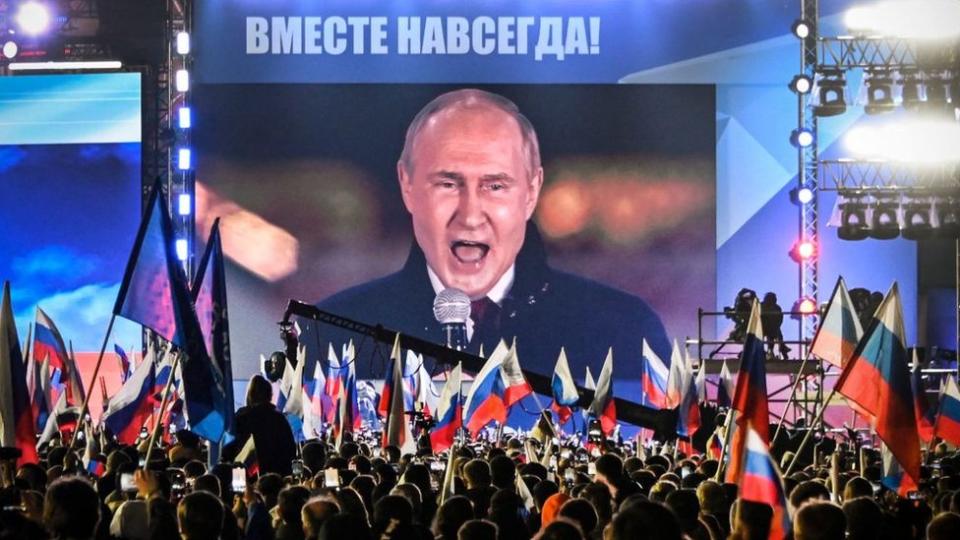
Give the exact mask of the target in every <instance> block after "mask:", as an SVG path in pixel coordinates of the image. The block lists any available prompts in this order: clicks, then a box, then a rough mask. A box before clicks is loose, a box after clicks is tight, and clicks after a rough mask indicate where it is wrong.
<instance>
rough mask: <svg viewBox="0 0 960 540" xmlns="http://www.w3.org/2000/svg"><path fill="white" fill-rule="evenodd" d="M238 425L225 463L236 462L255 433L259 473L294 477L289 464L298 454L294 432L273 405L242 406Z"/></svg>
mask: <svg viewBox="0 0 960 540" xmlns="http://www.w3.org/2000/svg"><path fill="white" fill-rule="evenodd" d="M235 422H236V423H235V425H236V436H237V438H236V439H235V440H234V441H233V442H232V443H231V444H230V445H229V446H227V447H226V448H225V449H224V451H223V455H224V461H229V460H232V459H234V458H235V457H236V455H237V454H238V453H239V452H240V449H241V448H243V445H244V444H245V443H246V442H247V438H248V437H249V436H250V435H251V434H253V444H254V445H255V446H256V448H257V464H258V465H259V467H260V474H266V473H271V472H272V473H277V474H280V475H282V476H286V475H289V474H291V468H290V462H291V461H293V459H294V458H295V457H296V454H297V445H296V442H295V441H294V439H293V430H292V429H290V424H289V423H288V422H287V419H286V418H284V416H283V414H282V413H281V412H280V411H278V410H277V408H276V407H275V406H274V405H273V404H272V403H264V404H260V405H253V406H247V407H241V408H240V410H238V411H237V416H236V419H235Z"/></svg>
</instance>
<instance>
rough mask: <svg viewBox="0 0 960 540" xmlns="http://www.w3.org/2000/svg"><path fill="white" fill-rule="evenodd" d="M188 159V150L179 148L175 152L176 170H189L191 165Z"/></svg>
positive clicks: (189, 156)
mask: <svg viewBox="0 0 960 540" xmlns="http://www.w3.org/2000/svg"><path fill="white" fill-rule="evenodd" d="M190 158H191V155H190V149H189V148H181V149H180V150H179V151H178V152H177V168H178V169H180V170H181V171H186V170H189V169H190V167H191V165H192V164H191V163H190Z"/></svg>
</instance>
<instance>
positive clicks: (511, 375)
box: [500, 338, 533, 409]
mask: <svg viewBox="0 0 960 540" xmlns="http://www.w3.org/2000/svg"><path fill="white" fill-rule="evenodd" d="M500 377H501V378H502V379H503V394H502V395H503V404H504V405H506V407H507V408H508V409H509V408H510V407H513V404H514V403H516V402H518V401H520V400H521V399H523V398H525V397H527V396H529V395H530V394H532V393H533V388H531V387H530V383H528V382H527V379H526V378H525V377H524V376H523V370H521V369H520V360H519V359H518V358H517V340H516V338H514V340H513V345H511V346H510V350H509V351H508V353H507V356H506V357H505V358H504V359H503V364H502V365H501V367H500Z"/></svg>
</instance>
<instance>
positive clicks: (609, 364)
mask: <svg viewBox="0 0 960 540" xmlns="http://www.w3.org/2000/svg"><path fill="white" fill-rule="evenodd" d="M590 414H591V415H592V416H594V417H595V418H599V419H600V429H602V430H603V434H604V435H605V436H607V437H609V436H610V435H611V434H613V428H615V427H616V426H617V405H616V402H614V401H613V348H612V347H611V348H609V349H607V358H606V359H605V360H604V361H603V368H602V369H601V370H600V378H599V379H597V390H596V393H594V395H593V403H591V404H590Z"/></svg>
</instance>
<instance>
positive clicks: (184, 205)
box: [177, 193, 190, 216]
mask: <svg viewBox="0 0 960 540" xmlns="http://www.w3.org/2000/svg"><path fill="white" fill-rule="evenodd" d="M177 213H178V214H180V215H181V216H189V215H190V194H189V193H181V194H180V196H179V197H177Z"/></svg>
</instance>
